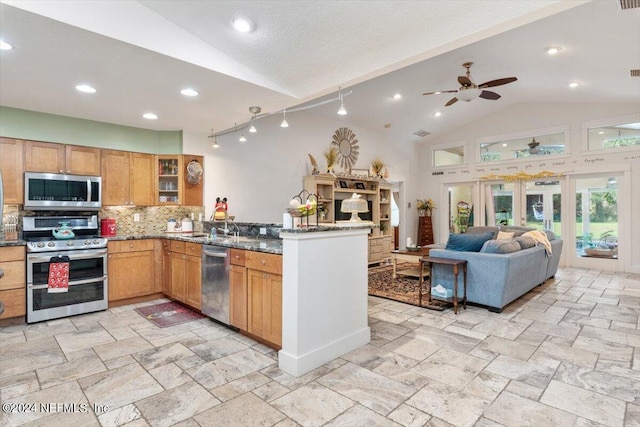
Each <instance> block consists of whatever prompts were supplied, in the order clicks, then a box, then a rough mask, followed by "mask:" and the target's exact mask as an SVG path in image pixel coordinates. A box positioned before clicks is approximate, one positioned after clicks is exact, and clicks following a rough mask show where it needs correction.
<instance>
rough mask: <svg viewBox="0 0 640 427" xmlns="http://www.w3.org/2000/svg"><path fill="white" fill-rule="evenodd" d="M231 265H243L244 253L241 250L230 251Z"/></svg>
mask: <svg viewBox="0 0 640 427" xmlns="http://www.w3.org/2000/svg"><path fill="white" fill-rule="evenodd" d="M231 264H233V265H240V266H244V265H245V251H244V250H242V249H233V248H232V249H231Z"/></svg>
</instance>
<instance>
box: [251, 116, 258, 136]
mask: <svg viewBox="0 0 640 427" xmlns="http://www.w3.org/2000/svg"><path fill="white" fill-rule="evenodd" d="M255 119H256V116H253V117H252V118H251V126H249V133H256V132H258V129H256V127H255V126H254V125H253V121H254V120H255Z"/></svg>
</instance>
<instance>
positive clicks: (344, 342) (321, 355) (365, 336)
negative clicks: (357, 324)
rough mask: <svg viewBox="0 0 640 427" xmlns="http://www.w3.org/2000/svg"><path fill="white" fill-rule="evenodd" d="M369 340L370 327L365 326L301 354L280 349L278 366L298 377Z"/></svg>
mask: <svg viewBox="0 0 640 427" xmlns="http://www.w3.org/2000/svg"><path fill="white" fill-rule="evenodd" d="M370 341H371V329H370V328H369V327H368V326H367V327H365V328H363V329H361V330H359V331H357V332H354V333H353V334H351V335H348V336H346V337H343V338H342V339H340V340H338V341H334V342H332V343H329V344H327V345H325V346H323V347H320V348H318V349H315V350H313V351H310V352H308V353H305V354H303V355H299V356H296V355H293V354H289V353H287V352H286V351H284V350H280V351H279V352H278V367H279V368H280V369H282V370H283V371H285V372H286V373H288V374H290V375H293V376H295V377H299V376H301V375H304V374H306V373H307V372H309V371H312V370H313V369H315V368H317V367H318V366H321V365H323V364H325V363H328V362H330V361H332V360H334V359H337V358H338V357H340V356H342V355H344V354H346V353H348V352H350V351H353V350H355V349H356V348H358V347H361V346H363V345H365V344H367V343H369V342H370Z"/></svg>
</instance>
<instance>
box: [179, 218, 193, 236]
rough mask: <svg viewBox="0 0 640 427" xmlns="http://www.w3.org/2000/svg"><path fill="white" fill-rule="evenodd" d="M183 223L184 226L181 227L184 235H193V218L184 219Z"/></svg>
mask: <svg viewBox="0 0 640 427" xmlns="http://www.w3.org/2000/svg"><path fill="white" fill-rule="evenodd" d="M181 222H182V225H181V226H180V231H182V232H183V233H193V221H191V218H188V217H185V218H182V221H181Z"/></svg>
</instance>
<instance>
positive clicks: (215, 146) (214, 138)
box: [207, 129, 220, 148]
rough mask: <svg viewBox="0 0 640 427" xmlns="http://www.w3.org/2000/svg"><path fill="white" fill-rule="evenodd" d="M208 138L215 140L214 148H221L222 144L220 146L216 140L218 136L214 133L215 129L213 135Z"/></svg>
mask: <svg viewBox="0 0 640 427" xmlns="http://www.w3.org/2000/svg"><path fill="white" fill-rule="evenodd" d="M207 138H213V148H220V144H218V141H217V140H216V134H215V133H213V129H211V135H209V136H208V137H207Z"/></svg>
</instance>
